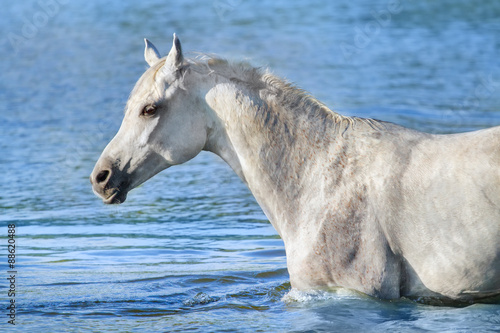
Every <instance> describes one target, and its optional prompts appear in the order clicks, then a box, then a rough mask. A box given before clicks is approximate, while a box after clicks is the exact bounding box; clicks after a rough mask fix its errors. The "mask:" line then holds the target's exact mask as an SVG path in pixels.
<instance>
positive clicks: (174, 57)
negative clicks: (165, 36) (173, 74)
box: [165, 34, 184, 70]
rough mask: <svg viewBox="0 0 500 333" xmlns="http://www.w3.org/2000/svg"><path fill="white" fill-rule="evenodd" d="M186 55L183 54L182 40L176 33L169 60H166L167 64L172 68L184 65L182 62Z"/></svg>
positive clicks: (175, 68)
mask: <svg viewBox="0 0 500 333" xmlns="http://www.w3.org/2000/svg"><path fill="white" fill-rule="evenodd" d="M183 60H184V57H183V56H182V49H181V42H180V40H179V38H177V35H176V34H174V42H173V44H172V49H171V50H170V52H169V53H168V56H167V60H166V61H165V65H167V66H169V67H170V68H172V69H174V70H177V69H179V68H180V67H181V66H182V62H183Z"/></svg>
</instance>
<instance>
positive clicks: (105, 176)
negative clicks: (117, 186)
mask: <svg viewBox="0 0 500 333" xmlns="http://www.w3.org/2000/svg"><path fill="white" fill-rule="evenodd" d="M110 173H111V172H110V171H109V170H102V171H101V172H99V173H98V174H97V176H96V177H95V180H96V182H97V183H102V182H105V181H106V180H107V179H108V177H109V174H110Z"/></svg>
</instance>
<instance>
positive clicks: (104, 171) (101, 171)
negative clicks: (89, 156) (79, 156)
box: [90, 163, 129, 205]
mask: <svg viewBox="0 0 500 333" xmlns="http://www.w3.org/2000/svg"><path fill="white" fill-rule="evenodd" d="M102 164H108V163H102ZM127 178H128V177H126V175H125V173H124V172H122V171H120V170H118V169H116V168H114V167H112V166H111V164H110V163H109V165H101V164H100V163H97V164H96V166H95V168H94V171H92V174H91V175H90V183H91V184H92V190H93V191H94V193H95V194H96V195H97V196H99V197H101V198H102V200H103V202H104V203H105V204H108V205H109V204H121V203H123V202H124V201H125V200H126V199H127V193H128V191H129V181H128V180H127Z"/></svg>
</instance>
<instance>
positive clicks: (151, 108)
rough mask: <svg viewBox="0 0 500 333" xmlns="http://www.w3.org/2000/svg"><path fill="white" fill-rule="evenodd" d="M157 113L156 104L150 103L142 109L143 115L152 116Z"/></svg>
mask: <svg viewBox="0 0 500 333" xmlns="http://www.w3.org/2000/svg"><path fill="white" fill-rule="evenodd" d="M155 114H156V105H154V104H149V105H146V106H145V107H144V109H142V112H141V116H146V117H151V116H154V115H155Z"/></svg>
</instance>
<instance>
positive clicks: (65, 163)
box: [0, 0, 500, 332]
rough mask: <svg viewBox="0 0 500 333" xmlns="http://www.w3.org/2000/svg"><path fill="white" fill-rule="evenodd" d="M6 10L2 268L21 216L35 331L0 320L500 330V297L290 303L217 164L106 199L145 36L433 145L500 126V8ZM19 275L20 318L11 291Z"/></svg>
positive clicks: (273, 248)
mask: <svg viewBox="0 0 500 333" xmlns="http://www.w3.org/2000/svg"><path fill="white" fill-rule="evenodd" d="M398 4H399V5H398ZM391 6H392V7H391ZM2 7H3V8H4V9H3V11H2V14H0V16H1V19H0V29H1V31H2V36H3V37H2V39H1V41H0V43H1V44H0V45H1V48H0V59H2V61H0V72H1V73H2V75H1V80H0V168H1V176H0V212H1V215H0V221H1V225H2V236H1V239H2V240H3V241H2V244H1V247H0V249H1V251H2V254H1V258H2V261H1V263H0V268H1V272H2V273H1V274H2V275H1V276H2V277H5V276H6V274H7V273H6V272H7V270H8V267H7V238H6V236H7V225H8V224H12V223H14V224H15V225H16V230H17V236H16V244H17V248H16V255H17V263H16V269H17V272H18V273H17V280H16V288H17V293H16V298H15V299H16V304H17V306H18V308H17V317H16V322H17V325H16V326H15V327H11V325H8V324H7V320H6V310H0V312H1V316H0V318H2V319H0V328H2V329H4V328H6V329H9V330H13V329H16V330H19V331H22V332H34V331H37V332H40V331H43V332H45V331H47V332H63V331H75V332H77V331H86V330H90V331H96V332H99V331H121V332H123V331H130V332H135V331H141V332H160V331H169V332H172V331H179V332H180V331H187V330H192V331H199V332H212V331H242V332H258V331H260V332H274V331H279V332H285V331H289V332H306V331H316V332H322V331H323V332H331V331H339V332H360V331H362V332H376V331H394V332H397V331H432V332H451V331H453V332H467V331H471V330H473V331H475V332H489V331H491V332H493V331H499V330H500V305H495V304H475V305H471V306H466V307H449V306H441V307H437V306H429V305H424V304H420V303H418V302H415V301H411V300H405V299H402V300H398V301H392V302H389V301H380V300H376V299H373V298H370V297H367V296H364V295H361V294H358V293H355V292H350V291H347V290H338V291H336V292H331V293H325V292H313V293H297V292H295V291H290V284H289V276H288V273H287V270H286V258H285V253H284V247H283V243H282V241H281V240H280V238H279V237H278V235H277V234H276V231H275V230H274V229H273V228H272V226H271V225H270V224H269V222H268V221H267V219H266V217H265V216H264V214H263V213H262V211H261V210H260V208H259V207H258V205H257V204H256V202H255V200H254V199H253V197H252V195H251V194H250V193H249V191H248V190H247V189H246V188H245V186H244V185H243V184H242V183H241V181H240V180H239V179H238V178H237V177H236V176H235V175H234V174H233V173H232V171H231V170H230V169H229V167H228V166H226V165H225V164H224V163H223V162H222V161H221V160H220V159H218V158H217V157H215V156H213V155H210V154H205V153H204V154H201V155H200V156H198V157H197V158H195V159H194V160H193V161H191V162H189V163H187V164H186V165H183V166H178V167H175V168H171V169H169V170H167V171H166V172H164V173H161V174H160V175H158V176H156V177H155V178H154V179H152V180H150V181H149V182H148V183H146V184H145V185H143V186H142V187H140V188H138V189H136V190H134V191H133V192H131V193H130V194H129V198H128V200H127V202H126V203H125V204H124V205H121V206H112V207H109V206H104V205H103V204H102V203H101V202H100V200H99V199H97V198H96V197H95V196H94V195H93V193H92V191H91V188H90V184H89V182H88V176H89V174H90V172H91V170H92V168H93V165H94V163H95V161H96V160H97V158H98V156H99V154H100V152H101V151H102V149H103V148H104V146H105V145H106V144H107V142H109V140H110V139H111V138H112V137H113V135H114V134H115V132H116V131H117V129H118V127H119V124H120V122H121V118H122V114H123V107H124V104H125V102H126V99H127V96H128V94H129V92H130V90H131V89H132V87H133V85H134V83H135V81H136V80H137V79H138V77H139V76H140V75H141V74H142V72H143V71H144V70H145V68H146V64H145V62H144V59H143V55H142V53H143V38H144V37H148V38H149V39H150V40H152V41H153V42H154V43H155V44H156V45H157V46H158V48H159V49H160V50H161V51H162V52H163V53H165V52H167V51H168V49H169V48H170V45H171V35H172V33H173V32H176V33H177V34H178V35H179V36H180V38H181V40H182V42H183V47H184V50H186V51H188V52H189V51H201V52H207V53H215V54H219V55H221V56H224V57H227V58H229V59H243V60H246V61H250V62H252V63H253V64H255V65H256V66H268V67H270V68H272V69H273V71H274V72H275V73H276V74H277V75H280V76H283V77H286V78H288V79H289V80H291V81H294V82H296V83H297V84H298V85H299V86H300V87H302V88H304V89H306V90H308V91H310V92H311V93H312V94H313V95H314V96H316V97H317V98H319V99H320V100H322V101H323V102H324V103H326V104H327V105H329V106H331V107H332V108H334V109H335V110H337V111H339V112H341V113H343V114H348V115H359V116H365V117H375V118H378V119H382V120H388V121H393V122H396V123H399V124H401V125H404V126H408V127H411V128H415V129H418V130H422V131H428V132H433V133H455V132H463V131H469V130H477V129H481V128H486V127H489V126H493V125H499V124H500V112H499V111H500V93H499V91H500V64H499V61H498V58H499V54H500V40H499V36H500V21H499V20H498V18H499V17H500V3H499V2H498V1H494V0H492V1H465V0H463V1H462V0H460V1H419V2H410V1H400V2H399V3H396V6H395V7H394V5H391V2H390V1H356V2H353V1H319V0H318V1H309V2H307V3H303V2H293V1H281V0H280V1H262V2H259V4H257V3H255V2H250V1H243V0H221V1H219V0H216V1H213V2H210V1H207V2H198V1H182V2H180V1H178V2H167V1H155V0H148V1H141V2H140V3H134V4H129V3H127V4H123V2H121V1H107V2H105V3H104V2H102V3H98V2H91V1H71V2H69V1H68V2H67V3H66V1H64V2H61V3H58V2H55V1H49V0H46V1H43V0H41V1H22V2H19V1H18V2H12V3H9V4H4V6H2ZM391 10H392V11H391ZM44 17H45V19H44ZM30 25H32V26H31V28H32V29H31V30H30ZM33 27H34V28H33ZM0 281H2V282H0V290H1V294H0V304H1V309H5V308H6V306H7V305H8V301H9V298H8V297H7V289H8V285H7V282H6V279H4V278H2V279H1V280H0Z"/></svg>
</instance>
